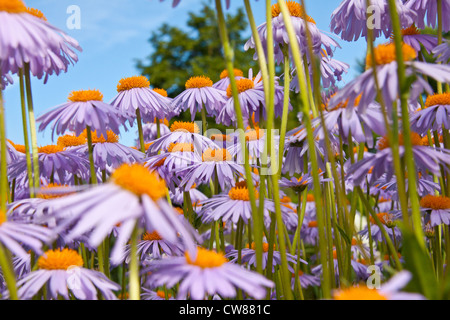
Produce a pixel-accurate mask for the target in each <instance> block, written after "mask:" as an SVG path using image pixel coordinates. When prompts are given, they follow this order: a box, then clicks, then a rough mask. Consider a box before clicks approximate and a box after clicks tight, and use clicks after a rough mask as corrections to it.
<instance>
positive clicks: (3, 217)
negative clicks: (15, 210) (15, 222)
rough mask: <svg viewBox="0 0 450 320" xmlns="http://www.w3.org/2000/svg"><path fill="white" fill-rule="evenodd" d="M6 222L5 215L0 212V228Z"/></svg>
mask: <svg viewBox="0 0 450 320" xmlns="http://www.w3.org/2000/svg"><path fill="white" fill-rule="evenodd" d="M6 221H7V217H6V213H5V212H3V211H2V210H0V226H1V225H2V224H3V223H5V222H6Z"/></svg>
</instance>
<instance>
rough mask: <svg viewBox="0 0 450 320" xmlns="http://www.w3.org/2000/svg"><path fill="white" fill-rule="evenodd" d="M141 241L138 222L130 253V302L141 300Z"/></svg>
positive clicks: (133, 234) (132, 236)
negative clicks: (139, 245)
mask: <svg viewBox="0 0 450 320" xmlns="http://www.w3.org/2000/svg"><path fill="white" fill-rule="evenodd" d="M138 240H139V226H138V223H137V222H136V226H135V227H134V230H133V233H132V235H131V253H130V280H129V281H130V300H140V298H141V282H140V279H139V255H138V252H137V244H138Z"/></svg>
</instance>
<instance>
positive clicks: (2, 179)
mask: <svg viewBox="0 0 450 320" xmlns="http://www.w3.org/2000/svg"><path fill="white" fill-rule="evenodd" d="M0 151H1V154H0V155H1V156H0V174H1V175H0V214H1V215H4V216H0V221H6V200H7V194H8V164H7V163H6V124H5V107H4V105H3V92H2V90H0Z"/></svg>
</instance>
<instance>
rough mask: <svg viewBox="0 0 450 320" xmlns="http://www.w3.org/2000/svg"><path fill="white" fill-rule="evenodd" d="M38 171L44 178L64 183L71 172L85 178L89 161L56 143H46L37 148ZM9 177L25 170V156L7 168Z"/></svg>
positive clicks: (11, 177)
mask: <svg viewBox="0 0 450 320" xmlns="http://www.w3.org/2000/svg"><path fill="white" fill-rule="evenodd" d="M38 153H39V154H38V159H39V172H40V174H41V176H42V177H44V178H46V179H55V178H56V179H57V181H60V182H63V183H65V181H66V178H67V175H68V174H73V175H76V176H80V177H82V178H83V179H86V177H87V176H88V172H89V162H88V160H87V159H85V158H83V157H80V154H78V153H77V152H74V151H72V150H64V148H63V147H61V146H58V145H48V146H44V147H40V148H38ZM8 170H9V176H10V179H15V178H17V177H19V176H20V175H21V174H23V172H25V171H26V170H27V164H26V159H25V157H21V158H20V159H18V161H17V162H15V163H12V164H11V165H10V166H9V168H8Z"/></svg>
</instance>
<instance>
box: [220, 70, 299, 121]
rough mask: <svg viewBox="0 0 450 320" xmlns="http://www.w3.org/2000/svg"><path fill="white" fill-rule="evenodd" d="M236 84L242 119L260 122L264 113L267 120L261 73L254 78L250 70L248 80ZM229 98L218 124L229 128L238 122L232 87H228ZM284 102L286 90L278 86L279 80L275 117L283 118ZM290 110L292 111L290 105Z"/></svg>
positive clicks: (243, 79) (276, 90) (276, 82)
mask: <svg viewBox="0 0 450 320" xmlns="http://www.w3.org/2000/svg"><path fill="white" fill-rule="evenodd" d="M236 84H237V87H238V92H239V104H240V106H241V109H242V117H243V118H244V119H245V120H247V121H250V119H254V121H256V122H259V121H260V119H259V118H260V114H261V113H262V115H263V117H264V118H266V108H265V105H266V101H265V94H264V84H263V81H262V77H261V72H259V73H258V75H257V76H256V77H255V78H253V71H252V70H251V69H250V71H249V76H248V78H242V79H240V80H238V81H237V82H236ZM227 96H228V98H229V99H228V101H227V102H226V104H225V106H224V107H223V108H222V109H221V111H220V113H219V114H218V116H217V118H216V122H217V123H222V124H224V125H226V126H229V125H231V124H232V123H233V124H234V123H236V121H237V119H236V113H235V110H234V98H233V94H232V90H231V86H228V89H227ZM283 100H284V89H283V87H282V86H280V85H278V79H275V102H274V103H275V117H281V116H282V114H283ZM289 110H292V106H291V105H290V104H289Z"/></svg>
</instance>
